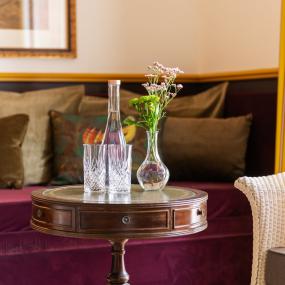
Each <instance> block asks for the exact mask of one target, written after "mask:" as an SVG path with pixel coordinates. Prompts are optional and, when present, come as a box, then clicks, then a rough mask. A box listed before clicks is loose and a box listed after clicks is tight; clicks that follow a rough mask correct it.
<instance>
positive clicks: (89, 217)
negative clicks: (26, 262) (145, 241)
mask: <svg viewBox="0 0 285 285" xmlns="http://www.w3.org/2000/svg"><path fill="white" fill-rule="evenodd" d="M207 199H208V195H207V193H206V192H203V191H200V190H195V189H189V188H180V187H171V186H169V187H165V188H164V189H163V190H161V191H144V190H142V189H141V188H140V187H139V186H138V185H133V186H132V189H131V193H129V194H107V193H84V191H83V186H82V185H80V186H66V187H56V188H50V189H44V190H37V191H34V192H32V206H33V209H32V220H31V225H32V227H33V228H34V229H35V230H38V231H41V232H44V233H49V234H54V235H59V236H71V237H79V238H106V239H111V240H112V239H114V238H116V239H128V238H155V237H168V236H180V235H186V234H193V233H196V232H199V231H202V230H204V229H205V228H206V227H207Z"/></svg>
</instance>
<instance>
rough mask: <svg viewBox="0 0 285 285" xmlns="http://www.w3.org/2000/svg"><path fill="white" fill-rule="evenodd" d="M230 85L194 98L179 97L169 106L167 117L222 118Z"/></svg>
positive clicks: (223, 85) (220, 85)
mask: <svg viewBox="0 0 285 285" xmlns="http://www.w3.org/2000/svg"><path fill="white" fill-rule="evenodd" d="M227 88H228V83H227V82H226V83H222V84H219V85H216V86H214V87H212V88H210V89H208V90H206V91H204V92H201V93H199V94H197V95H193V96H183V97H179V95H178V96H177V97H176V98H175V99H174V100H173V101H172V102H171V103H170V104H169V105H168V108H167V115H168V116H172V117H195V118H204V117H211V118H221V117H223V112H224V103H225V97H226V92H227Z"/></svg>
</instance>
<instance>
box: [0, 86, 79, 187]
mask: <svg viewBox="0 0 285 285" xmlns="http://www.w3.org/2000/svg"><path fill="white" fill-rule="evenodd" d="M83 95H84V87H83V86H70V87H63V88H55V89H47V90H38V91H31V92H24V93H15V92H7V91H0V101H1V105H0V117H4V116H9V115H14V114H18V113H23V114H27V115H28V116H29V118H30V123H29V126H28V130H27V135H26V137H25V140H24V143H23V148H22V149H23V162H24V169H25V184H39V183H47V182H48V181H49V180H50V178H51V173H50V171H51V157H52V152H51V142H50V125H49V115H48V112H49V111H50V110H52V109H54V110H58V111H62V112H65V111H66V112H71V113H72V112H74V113H75V112H77V111H78V106H79V103H80V100H81V97H82V96H83Z"/></svg>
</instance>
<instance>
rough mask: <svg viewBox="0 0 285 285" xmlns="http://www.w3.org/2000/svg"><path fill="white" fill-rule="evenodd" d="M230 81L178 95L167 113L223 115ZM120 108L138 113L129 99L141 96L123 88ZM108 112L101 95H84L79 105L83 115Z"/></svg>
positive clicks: (216, 116)
mask: <svg viewBox="0 0 285 285" xmlns="http://www.w3.org/2000/svg"><path fill="white" fill-rule="evenodd" d="M227 88H228V83H222V84H219V85H217V86H214V87H212V88H210V89H208V90H206V91H204V92H201V93H198V94H196V95H193V96H183V97H179V96H178V97H177V98H175V100H173V101H172V102H171V104H169V105H168V107H167V114H168V115H170V116H174V117H199V118H200V117H213V118H219V117H223V113H224V103H225V97H226V91H227ZM120 93H121V98H120V108H121V111H122V112H123V113H125V114H127V115H136V114H137V113H136V111H135V110H134V109H133V108H132V107H130V106H129V100H130V99H133V98H136V97H139V96H140V95H141V94H137V93H134V92H131V91H128V90H124V89H122V90H121V92H120ZM107 112H108V100H107V98H102V97H99V96H84V97H83V99H82V101H81V104H80V106H79V113H80V114H83V115H94V114H95V115H102V114H107Z"/></svg>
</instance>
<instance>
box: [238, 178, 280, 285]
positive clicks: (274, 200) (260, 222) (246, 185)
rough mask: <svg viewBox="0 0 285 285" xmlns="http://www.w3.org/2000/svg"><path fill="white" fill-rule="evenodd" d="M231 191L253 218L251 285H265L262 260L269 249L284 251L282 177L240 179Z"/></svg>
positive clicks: (263, 261) (263, 260)
mask: <svg viewBox="0 0 285 285" xmlns="http://www.w3.org/2000/svg"><path fill="white" fill-rule="evenodd" d="M235 187H236V188H238V189H239V190H240V191H242V192H243V193H244V194H245V195H246V197H247V199H248V200H249V202H250V206H251V210H252V216H253V265H252V277H251V284H252V285H261V284H265V260H266V255H267V251H268V249H270V248H273V247H279V246H284V247H285V173H280V174H277V175H271V176H264V177H241V178H239V179H238V180H236V181H235Z"/></svg>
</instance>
